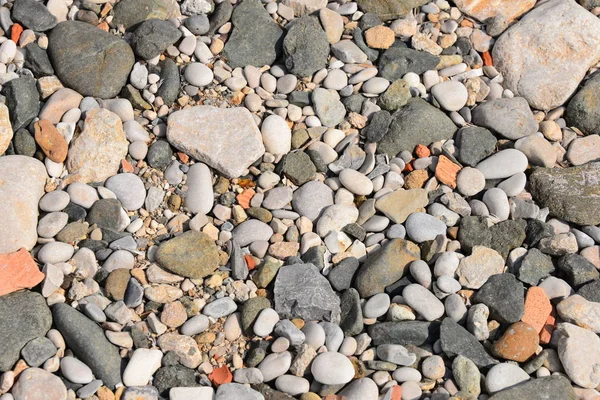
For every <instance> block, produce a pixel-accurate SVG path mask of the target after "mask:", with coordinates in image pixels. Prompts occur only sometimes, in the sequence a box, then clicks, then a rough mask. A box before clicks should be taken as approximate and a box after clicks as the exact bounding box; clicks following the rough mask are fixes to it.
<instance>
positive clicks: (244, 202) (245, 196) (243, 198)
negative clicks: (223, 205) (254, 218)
mask: <svg viewBox="0 0 600 400" xmlns="http://www.w3.org/2000/svg"><path fill="white" fill-rule="evenodd" d="M255 194H256V192H255V191H254V190H253V189H246V190H244V191H243V192H242V193H240V194H238V195H237V196H236V197H235V198H236V199H237V201H238V203H239V204H240V206H242V208H244V209H246V208H250V200H251V199H252V197H254V195H255Z"/></svg>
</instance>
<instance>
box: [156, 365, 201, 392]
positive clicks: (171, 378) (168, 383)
mask: <svg viewBox="0 0 600 400" xmlns="http://www.w3.org/2000/svg"><path fill="white" fill-rule="evenodd" d="M152 383H153V384H154V386H155V387H156V389H158V392H159V394H160V395H161V396H163V397H165V398H168V397H169V391H170V390H171V388H173V387H195V386H198V384H197V383H196V374H195V371H194V370H193V369H190V368H186V367H184V366H183V365H172V366H169V367H162V368H159V369H158V370H157V371H156V373H155V374H154V381H153V382H152Z"/></svg>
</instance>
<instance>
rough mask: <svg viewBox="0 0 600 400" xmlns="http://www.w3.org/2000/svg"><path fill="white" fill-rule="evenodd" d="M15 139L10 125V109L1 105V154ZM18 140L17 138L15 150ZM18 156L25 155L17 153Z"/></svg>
mask: <svg viewBox="0 0 600 400" xmlns="http://www.w3.org/2000/svg"><path fill="white" fill-rule="evenodd" d="M12 138H13V129H12V126H11V124H10V116H9V112H8V107H6V105H5V104H2V105H0V154H3V153H4V152H5V151H6V149H8V146H9V145H10V141H11V140H12ZM17 147H18V146H17V138H15V148H17ZM17 154H23V153H22V152H19V151H17Z"/></svg>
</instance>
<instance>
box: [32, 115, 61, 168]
mask: <svg viewBox="0 0 600 400" xmlns="http://www.w3.org/2000/svg"><path fill="white" fill-rule="evenodd" d="M33 127H34V129H35V141H36V143H37V144H38V145H39V146H40V147H41V148H42V151H43V152H44V154H45V155H46V156H48V158H49V159H51V160H52V161H54V162H56V163H62V162H63V161H65V159H66V158H67V153H68V151H69V145H68V144H67V141H66V140H65V138H64V137H63V136H62V135H61V134H60V132H59V131H58V129H56V128H55V127H54V125H53V124H52V122H50V121H48V120H45V119H40V120H39V121H37V122H36V123H35V124H33Z"/></svg>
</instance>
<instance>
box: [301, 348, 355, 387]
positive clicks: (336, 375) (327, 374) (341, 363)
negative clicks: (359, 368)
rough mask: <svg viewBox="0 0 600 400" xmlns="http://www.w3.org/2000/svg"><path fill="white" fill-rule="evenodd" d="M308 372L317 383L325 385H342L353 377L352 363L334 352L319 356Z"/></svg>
mask: <svg viewBox="0 0 600 400" xmlns="http://www.w3.org/2000/svg"><path fill="white" fill-rule="evenodd" d="M310 371H311V373H312V374H313V377H314V378H315V380H316V381H317V382H319V383H322V384H325V385H342V384H345V383H348V382H350V381H351V380H352V378H353V377H354V367H353V366H352V362H350V360H349V359H348V358H347V357H346V356H344V355H343V354H340V353H336V352H326V353H322V354H319V355H318V356H317V357H316V358H315V359H314V361H313V362H312V365H311V367H310Z"/></svg>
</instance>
